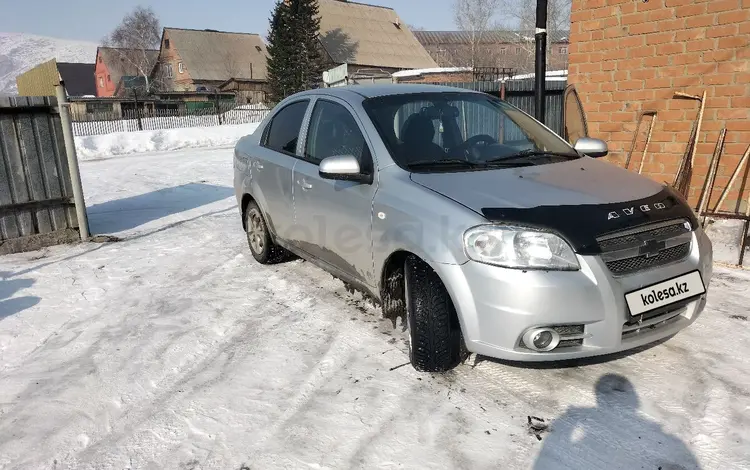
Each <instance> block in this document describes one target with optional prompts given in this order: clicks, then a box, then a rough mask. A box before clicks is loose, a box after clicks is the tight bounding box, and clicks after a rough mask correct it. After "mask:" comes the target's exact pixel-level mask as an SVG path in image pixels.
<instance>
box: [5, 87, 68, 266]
mask: <svg viewBox="0 0 750 470" xmlns="http://www.w3.org/2000/svg"><path fill="white" fill-rule="evenodd" d="M56 106H57V101H56V100H55V98H41V97H40V98H36V97H33V98H25V97H21V98H0V254H2V253H7V252H12V251H22V250H23V249H24V248H23V246H19V244H20V245H23V242H19V240H23V239H26V240H27V241H33V242H34V243H38V240H39V238H41V237H51V238H53V239H54V240H55V241H57V242H62V241H68V240H74V239H75V238H76V237H77V235H78V234H77V228H78V222H77V219H76V213H75V209H74V203H73V199H72V196H73V190H72V187H71V180H70V172H69V170H68V161H67V155H66V153H65V143H64V140H63V134H62V125H61V123H60V116H59V114H58V113H57V110H56ZM27 237H31V239H30V240H29V238H27ZM42 244H47V243H44V242H42Z"/></svg>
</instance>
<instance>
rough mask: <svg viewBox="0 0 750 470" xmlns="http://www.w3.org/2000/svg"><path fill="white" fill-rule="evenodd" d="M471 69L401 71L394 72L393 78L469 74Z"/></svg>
mask: <svg viewBox="0 0 750 470" xmlns="http://www.w3.org/2000/svg"><path fill="white" fill-rule="evenodd" d="M471 71H472V68H471V67H437V68H431V69H414V70H401V71H399V72H394V73H393V77H394V78H404V77H418V76H420V75H427V74H431V73H455V72H471Z"/></svg>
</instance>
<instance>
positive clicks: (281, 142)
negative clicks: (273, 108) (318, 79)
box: [263, 101, 309, 155]
mask: <svg viewBox="0 0 750 470" xmlns="http://www.w3.org/2000/svg"><path fill="white" fill-rule="evenodd" d="M308 103H309V101H297V102H296V103H292V104H290V105H288V106H286V107H285V108H284V109H282V110H281V111H279V113H278V114H277V115H276V116H274V118H273V120H271V123H270V124H269V125H268V131H267V135H266V138H265V143H264V144H263V145H264V146H265V147H268V148H270V149H271V150H276V151H277V152H284V153H289V154H292V155H293V154H294V153H295V152H296V151H297V139H298V137H299V131H300V128H301V127H302V120H303V119H304V118H305V111H307V105H308Z"/></svg>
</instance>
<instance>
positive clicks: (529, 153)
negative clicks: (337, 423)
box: [485, 149, 578, 163]
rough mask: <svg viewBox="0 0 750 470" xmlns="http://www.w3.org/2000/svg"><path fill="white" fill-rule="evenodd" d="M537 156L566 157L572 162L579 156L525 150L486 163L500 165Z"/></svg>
mask: <svg viewBox="0 0 750 470" xmlns="http://www.w3.org/2000/svg"><path fill="white" fill-rule="evenodd" d="M537 156H550V157H565V158H567V159H568V160H572V159H574V158H578V155H574V154H570V153H562V152H550V151H548V150H532V149H529V150H524V151H521V152H518V153H514V154H511V155H505V156H503V157H499V158H493V159H491V160H487V161H485V163H498V162H503V161H506V160H515V159H517V158H525V157H537Z"/></svg>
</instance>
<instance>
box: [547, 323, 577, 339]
mask: <svg viewBox="0 0 750 470" xmlns="http://www.w3.org/2000/svg"><path fill="white" fill-rule="evenodd" d="M552 329H553V330H555V331H557V333H558V334H559V335H560V336H562V337H564V336H574V335H582V334H583V325H558V326H553V327H552Z"/></svg>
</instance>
